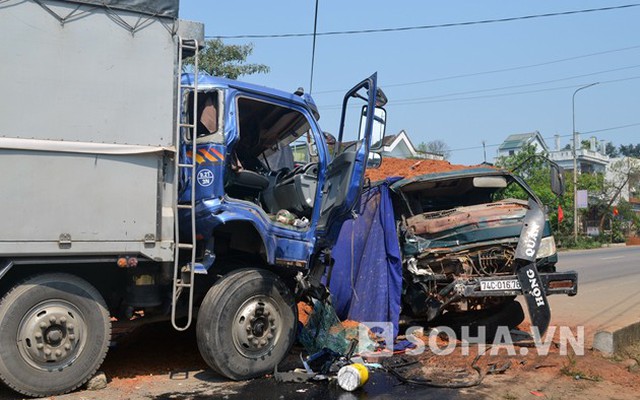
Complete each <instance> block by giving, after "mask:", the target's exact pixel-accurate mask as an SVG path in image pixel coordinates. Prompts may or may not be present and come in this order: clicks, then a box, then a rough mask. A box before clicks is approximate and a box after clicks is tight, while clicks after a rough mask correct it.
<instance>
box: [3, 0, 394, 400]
mask: <svg viewBox="0 0 640 400" xmlns="http://www.w3.org/2000/svg"><path fill="white" fill-rule="evenodd" d="M177 16H178V1H177V0H162V1H147V0H142V1H141V0H119V1H116V0H114V1H109V2H106V3H103V2H101V1H92V0H86V1H83V0H72V1H56V0H46V1H34V2H25V1H22V0H7V1H3V2H2V4H1V5H0V48H2V49H3V62H2V63H0V79H2V87H3V89H2V92H1V93H0V110H1V111H0V170H1V171H2V174H0V176H1V177H0V184H1V187H2V190H1V191H0V221H1V222H0V223H1V224H2V229H0V297H1V300H0V349H1V351H0V379H1V380H2V381H3V382H4V383H5V384H7V385H8V386H9V387H11V388H13V389H14V390H16V391H18V392H20V393H23V394H25V395H29V396H49V395H57V394H62V393H66V392H69V391H71V390H74V389H75V388H78V387H79V386H80V385H82V384H83V383H84V382H86V381H87V380H88V379H89V378H90V377H91V376H92V375H93V374H94V373H95V371H96V370H97V369H98V368H99V366H100V365H101V363H102V361H103V360H104V358H105V355H106V353H107V350H108V347H109V343H110V337H111V331H112V326H113V327H114V328H115V327H118V326H131V325H137V324H141V323H145V322H148V321H159V320H166V321H171V322H172V323H173V325H174V327H175V328H176V329H179V330H184V329H186V328H187V327H188V326H189V325H190V324H191V322H192V319H195V317H197V323H196V331H197V341H198V346H199V348H200V351H201V353H202V356H203V358H204V359H205V360H206V362H207V363H208V364H209V365H210V366H211V368H213V369H214V370H216V371H217V372H219V373H220V374H221V375H223V376H226V377H228V378H231V379H246V378H252V377H256V376H260V375H263V374H265V373H268V372H272V371H273V369H274V366H275V365H276V364H277V363H278V362H279V361H280V360H281V359H282V357H283V356H284V355H285V354H286V353H287V351H288V350H289V348H290V346H291V345H292V344H293V341H294V339H295V335H296V329H297V308H296V303H295V301H296V299H299V298H303V297H307V296H319V297H322V296H324V295H325V292H324V291H325V289H324V288H323V286H322V285H321V283H320V281H321V277H322V276H323V274H324V270H325V268H326V267H327V266H329V265H330V264H331V262H332V257H331V249H332V247H333V246H334V244H335V243H336V240H337V237H338V233H339V231H340V228H341V225H342V223H343V221H344V220H345V219H348V218H350V217H351V211H352V208H353V207H354V206H355V205H356V204H357V202H358V199H359V196H360V193H361V189H362V186H363V181H364V171H365V168H366V166H367V164H368V163H370V162H374V161H375V160H378V161H379V156H378V157H376V156H375V155H374V154H372V153H370V152H371V151H372V150H375V148H374V147H375V146H374V145H372V144H374V143H381V141H382V136H383V134H384V122H385V112H384V109H383V108H381V107H382V106H383V105H384V103H385V101H386V99H385V97H384V94H383V93H382V91H381V90H379V89H378V87H377V82H376V75H375V74H373V75H371V76H370V77H368V78H366V79H364V80H363V81H362V82H360V83H358V84H357V85H356V86H354V87H353V89H351V90H350V91H348V92H347V93H346V95H345V97H344V101H343V106H342V121H341V123H340V126H339V128H338V129H337V130H336V131H334V132H336V140H335V142H334V143H331V145H329V144H328V143H327V140H326V139H325V134H324V133H323V131H322V130H321V129H320V126H319V125H318V119H319V114H318V111H317V108H316V106H315V104H314V102H313V100H312V98H311V97H310V96H309V95H307V94H305V93H304V92H303V90H297V91H296V92H295V93H290V92H284V91H279V90H273V89H268V88H265V87H261V86H257V85H251V84H245V83H240V82H236V81H231V80H226V79H221V78H213V77H210V76H206V75H204V74H198V73H197V71H198V60H199V58H198V51H199V49H200V45H201V44H202V42H203V38H204V27H203V26H202V25H201V24H198V23H193V22H188V21H182V20H179V19H178V18H177ZM186 57H193V62H194V67H195V68H194V69H193V73H192V74H186V75H185V74H183V73H182V72H183V61H184V59H185V58H186ZM354 106H355V107H354ZM192 317H193V318H192ZM167 345H168V346H170V345H171V344H167Z"/></svg>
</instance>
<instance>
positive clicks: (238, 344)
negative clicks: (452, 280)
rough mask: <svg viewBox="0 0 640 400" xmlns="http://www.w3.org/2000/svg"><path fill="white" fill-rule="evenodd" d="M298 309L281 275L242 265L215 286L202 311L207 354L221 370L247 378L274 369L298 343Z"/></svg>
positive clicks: (200, 330)
mask: <svg viewBox="0 0 640 400" xmlns="http://www.w3.org/2000/svg"><path fill="white" fill-rule="evenodd" d="M296 321H297V308H296V305H295V302H294V299H293V296H292V295H291V293H290V291H289V289H287V287H286V286H285V285H284V283H283V282H282V281H281V280H280V278H278V276H276V275H275V274H273V273H271V272H269V271H264V270H258V269H241V270H237V271H233V272H231V273H229V274H228V275H226V276H224V277H223V278H222V279H220V280H219V281H218V282H216V283H215V285H213V286H212V287H211V289H209V292H208V293H207V295H206V296H205V298H204V301H203V302H202V305H201V306H200V310H199V312H198V321H197V327H196V333H197V338H198V348H199V349H200V354H201V355H202V358H204V360H205V361H206V362H207V364H209V366H210V367H211V368H212V369H213V370H215V371H216V372H218V373H220V374H221V375H224V376H225V377H227V378H230V379H234V380H242V379H249V378H255V377H258V376H261V375H264V374H266V373H271V372H273V370H274V368H275V366H276V365H277V364H278V363H279V362H280V361H281V360H282V359H283V358H284V356H285V355H286V354H287V352H288V351H289V349H290V348H291V346H292V345H293V343H294V340H295V336H296V328H297V323H296Z"/></svg>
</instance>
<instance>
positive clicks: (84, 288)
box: [0, 273, 111, 397]
mask: <svg viewBox="0 0 640 400" xmlns="http://www.w3.org/2000/svg"><path fill="white" fill-rule="evenodd" d="M110 336H111V322H110V319H109V312H108V311H107V306H106V305H105V302H104V299H103V298H102V296H101V295H100V293H99V292H98V291H97V290H96V289H95V288H94V287H93V286H92V285H91V284H89V283H88V282H87V281H85V280H83V279H80V278H78V277H76V276H73V275H70V274H63V273H51V274H42V275H36V276H33V277H31V278H29V279H27V280H25V281H23V282H21V283H18V284H17V285H15V286H14V287H13V288H12V289H11V290H9V292H7V294H6V295H5V296H4V297H3V298H2V300H0V349H1V351H0V379H1V380H2V381H3V382H4V383H5V384H7V385H8V386H9V387H11V388H12V389H13V390H15V391H17V392H20V393H22V394H25V395H27V396H34V397H39V396H52V395H58V394H64V393H67V392H70V391H72V390H74V389H76V388H78V387H79V386H80V385H82V384H83V383H85V382H86V381H87V380H88V379H89V378H91V377H92V376H93V374H94V373H95V372H96V371H97V369H98V368H99V367H100V365H101V364H102V361H103V360H104V357H105V356H106V354H107V350H108V346H109V340H110Z"/></svg>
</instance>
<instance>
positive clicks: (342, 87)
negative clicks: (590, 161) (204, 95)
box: [180, 0, 640, 165]
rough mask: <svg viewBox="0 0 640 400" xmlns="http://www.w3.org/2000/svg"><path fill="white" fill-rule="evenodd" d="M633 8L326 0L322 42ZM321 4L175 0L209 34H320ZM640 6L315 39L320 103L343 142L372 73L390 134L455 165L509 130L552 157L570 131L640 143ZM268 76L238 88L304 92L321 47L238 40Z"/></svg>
mask: <svg viewBox="0 0 640 400" xmlns="http://www.w3.org/2000/svg"><path fill="white" fill-rule="evenodd" d="M629 4H637V3H633V0H628V1H626V2H625V1H592V0H579V1H578V0H564V1H525V0H519V1H506V0H505V1H497V0H495V1H494V0H485V1H478V0H466V1H463V0H448V1H414V0H412V1H401V0H398V1H393V2H391V1H380V0H349V1H347V0H319V3H318V19H317V32H318V33H322V32H331V31H350V30H369V29H386V28H402V27H415V26H427V25H428V26H432V25H442V24H450V23H461V22H470V21H484V20H492V19H504V18H512V17H522V16H530V15H540V14H548V13H561V12H567V11H576V10H585V9H595V8H604V7H614V6H622V5H629ZM315 6H316V2H315V1H314V0H280V1H277V0H274V1H257V0H235V1H225V2H220V1H204V0H181V2H180V17H181V18H183V19H189V20H194V21H199V22H203V23H204V24H205V35H207V36H211V37H214V36H236V35H272V34H289V33H312V32H313V26H314V12H315ZM639 21H640V6H634V7H629V8H623V9H615V10H609V11H597V12H588V13H576V14H571V15H562V16H552V17H545V18H530V19H520V20H515V21H510V22H499V23H485V24H473V25H464V26H451V27H441V28H430V29H412V30H405V31H391V32H379V33H362V34H343V35H323V36H317V38H316V49H315V63H314V76H313V86H312V91H311V93H312V95H313V97H314V99H315V101H316V103H317V105H318V108H319V110H320V115H321V118H320V121H319V122H320V126H321V127H322V129H323V130H325V131H329V132H332V133H333V132H335V131H336V130H337V127H338V124H339V118H340V110H339V108H340V104H341V102H342V96H343V95H344V93H345V92H346V91H347V90H348V89H349V88H351V87H352V86H354V85H355V84H356V83H358V82H359V81H361V80H362V79H364V78H366V77H367V76H369V75H370V74H372V73H374V72H377V73H378V84H379V86H381V87H382V88H383V90H384V91H385V93H386V95H387V97H388V99H389V102H388V104H387V105H386V107H385V108H386V109H387V131H386V133H387V135H393V134H396V133H398V132H399V131H401V130H405V131H406V132H407V134H408V135H409V137H410V138H411V140H412V142H413V143H414V145H418V144H419V143H421V142H429V141H432V140H442V141H444V142H445V143H446V144H447V145H448V146H449V148H450V149H451V156H450V158H449V160H450V161H451V162H452V163H455V164H469V165H471V164H477V163H480V162H482V161H483V160H484V153H483V146H482V142H483V141H484V142H485V144H486V157H487V161H489V162H491V161H492V160H493V158H494V157H495V155H496V150H497V148H498V145H499V144H500V143H502V141H503V140H504V139H505V138H506V137H507V136H508V135H511V134H515V133H525V132H533V131H539V132H540V133H541V135H542V136H543V137H544V138H545V140H546V142H547V144H548V145H549V146H550V148H551V149H554V147H555V140H554V135H556V134H558V135H561V147H564V146H565V145H566V144H568V143H569V141H570V136H571V132H572V96H573V94H574V92H575V91H576V90H577V89H578V88H579V87H581V86H585V85H589V84H591V83H594V82H599V84H597V85H595V86H593V87H590V88H586V89H584V90H581V91H580V92H578V93H577V94H576V96H575V125H576V131H578V132H581V134H582V139H586V138H587V137H589V136H596V137H597V138H598V140H606V141H611V142H613V143H614V144H615V145H619V144H629V143H634V144H635V143H640V112H639V111H640V110H639V106H640V23H639ZM223 40H224V42H225V43H226V44H247V43H253V45H254V51H253V54H252V55H251V56H250V58H249V60H248V61H249V62H254V63H262V64H266V65H268V66H269V67H270V69H271V70H270V72H269V73H267V74H256V75H249V76H243V77H241V78H240V79H241V80H244V81H247V82H252V83H257V84H260V85H264V86H269V87H274V88H278V89H283V90H287V91H292V92H293V91H294V90H295V89H297V88H298V87H300V86H302V87H303V88H304V89H305V91H306V92H307V93H308V92H309V90H310V76H311V58H312V47H313V38H312V37H310V36H306V37H293V38H237V39H223Z"/></svg>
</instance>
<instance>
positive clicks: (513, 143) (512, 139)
mask: <svg viewBox="0 0 640 400" xmlns="http://www.w3.org/2000/svg"><path fill="white" fill-rule="evenodd" d="M535 140H537V141H538V142H540V144H541V145H542V148H543V149H544V150H545V151H549V148H548V147H547V144H546V143H545V141H544V139H543V138H542V135H540V132H538V131H535V132H529V133H516V134H514V135H509V136H507V138H506V139H505V140H504V142H502V144H501V145H500V147H498V151H505V150H516V149H518V150H519V149H521V148H522V147H524V146H525V145H527V144H531V143H533V142H534V141H535Z"/></svg>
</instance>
